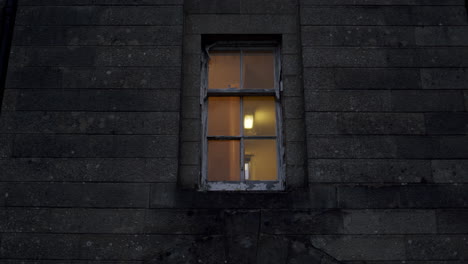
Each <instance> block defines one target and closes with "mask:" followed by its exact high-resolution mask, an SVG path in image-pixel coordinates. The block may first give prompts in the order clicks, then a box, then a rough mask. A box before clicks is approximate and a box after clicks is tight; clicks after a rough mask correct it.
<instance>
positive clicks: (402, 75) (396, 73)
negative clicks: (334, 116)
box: [304, 68, 421, 90]
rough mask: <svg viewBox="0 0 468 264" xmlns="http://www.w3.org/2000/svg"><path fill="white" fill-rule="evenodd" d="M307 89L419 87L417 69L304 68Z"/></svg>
mask: <svg viewBox="0 0 468 264" xmlns="http://www.w3.org/2000/svg"><path fill="white" fill-rule="evenodd" d="M304 85H305V88H306V89H308V90H332V89H344V90H353V89H356V90H360V89H361V90H362V89H365V90H373V89H377V90H379V89H397V90H398V89H420V88H421V85H420V74H419V69H397V68H374V69H372V68H335V69H332V68H326V69H325V68H304Z"/></svg>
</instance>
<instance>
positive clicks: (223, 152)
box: [208, 140, 240, 181]
mask: <svg viewBox="0 0 468 264" xmlns="http://www.w3.org/2000/svg"><path fill="white" fill-rule="evenodd" d="M239 142H240V141H239V140H209V141H208V181H240V143H239Z"/></svg>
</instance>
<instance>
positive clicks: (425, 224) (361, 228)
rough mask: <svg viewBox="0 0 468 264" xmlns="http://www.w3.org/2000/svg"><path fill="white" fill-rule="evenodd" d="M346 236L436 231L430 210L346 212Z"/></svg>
mask: <svg viewBox="0 0 468 264" xmlns="http://www.w3.org/2000/svg"><path fill="white" fill-rule="evenodd" d="M343 218H344V219H343V222H344V230H345V233H348V234H369V235H381V234H430V233H436V231H438V229H437V226H436V213H435V212H434V211H432V210H424V211H423V210H352V211H351V210H347V211H345V212H344V216H343Z"/></svg>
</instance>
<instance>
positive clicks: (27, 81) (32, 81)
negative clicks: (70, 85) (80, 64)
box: [5, 67, 64, 88]
mask: <svg viewBox="0 0 468 264" xmlns="http://www.w3.org/2000/svg"><path fill="white" fill-rule="evenodd" d="M63 71H64V70H63V69H62V68H58V67H55V68H54V67H9V69H8V76H7V80H6V84H5V87H6V88H61V87H63Z"/></svg>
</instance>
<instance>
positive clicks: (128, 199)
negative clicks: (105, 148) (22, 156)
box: [6, 183, 149, 208]
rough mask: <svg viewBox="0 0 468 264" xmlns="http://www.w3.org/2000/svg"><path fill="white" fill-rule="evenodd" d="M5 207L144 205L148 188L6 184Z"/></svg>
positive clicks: (109, 185) (72, 184) (145, 204)
mask: <svg viewBox="0 0 468 264" xmlns="http://www.w3.org/2000/svg"><path fill="white" fill-rule="evenodd" d="M6 188H7V192H8V198H7V201H6V204H7V205H8V206H35V207H138V208H141V207H146V206H147V204H148V198H149V187H148V186H147V185H143V184H131V183H120V184H111V183H93V184H79V183H9V184H8V185H7V186H6Z"/></svg>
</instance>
